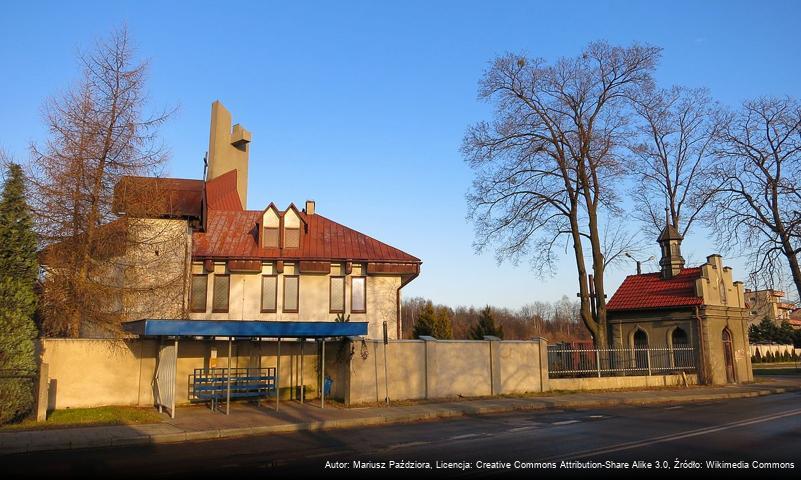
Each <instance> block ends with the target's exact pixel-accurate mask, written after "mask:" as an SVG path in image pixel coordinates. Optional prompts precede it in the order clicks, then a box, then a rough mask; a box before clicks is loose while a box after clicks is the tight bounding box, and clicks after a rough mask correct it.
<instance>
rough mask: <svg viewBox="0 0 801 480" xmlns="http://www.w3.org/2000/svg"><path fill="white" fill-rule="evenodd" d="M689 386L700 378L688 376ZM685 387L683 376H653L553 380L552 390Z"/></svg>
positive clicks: (696, 382) (551, 383)
mask: <svg viewBox="0 0 801 480" xmlns="http://www.w3.org/2000/svg"><path fill="white" fill-rule="evenodd" d="M687 383H688V384H689V385H697V384H698V376H697V375H695V374H691V375H687ZM675 385H684V378H682V376H681V375H651V376H647V375H646V376H636V377H600V378H598V377H590V378H552V379H551V380H550V387H551V390H612V389H618V388H645V387H670V386H675Z"/></svg>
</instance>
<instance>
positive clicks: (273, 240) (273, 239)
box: [263, 227, 278, 248]
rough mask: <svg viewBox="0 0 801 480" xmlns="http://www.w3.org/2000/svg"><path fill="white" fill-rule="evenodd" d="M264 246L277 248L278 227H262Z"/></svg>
mask: <svg viewBox="0 0 801 480" xmlns="http://www.w3.org/2000/svg"><path fill="white" fill-rule="evenodd" d="M263 246H264V248H278V227H264V243H263Z"/></svg>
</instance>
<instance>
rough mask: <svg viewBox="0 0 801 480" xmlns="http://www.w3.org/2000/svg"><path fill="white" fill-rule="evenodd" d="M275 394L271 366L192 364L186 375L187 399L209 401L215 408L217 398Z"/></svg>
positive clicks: (273, 370)
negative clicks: (189, 373)
mask: <svg viewBox="0 0 801 480" xmlns="http://www.w3.org/2000/svg"><path fill="white" fill-rule="evenodd" d="M272 395H275V367H269V368H230V369H229V368H196V369H194V371H193V373H192V374H191V375H189V401H190V402H211V409H212V410H216V406H217V405H219V403H220V401H221V400H224V401H228V400H229V399H231V400H236V399H243V398H245V399H247V398H250V399H253V398H255V399H257V400H258V399H259V398H262V397H268V396H272Z"/></svg>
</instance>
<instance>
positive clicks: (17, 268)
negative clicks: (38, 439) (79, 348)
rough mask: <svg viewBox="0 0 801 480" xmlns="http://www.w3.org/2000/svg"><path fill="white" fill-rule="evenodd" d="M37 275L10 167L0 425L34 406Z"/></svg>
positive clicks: (2, 213) (21, 183) (5, 194)
mask: <svg viewBox="0 0 801 480" xmlns="http://www.w3.org/2000/svg"><path fill="white" fill-rule="evenodd" d="M38 270H39V265H38V262H37V257H36V235H35V234H34V232H33V220H32V218H31V213H30V208H29V207H28V204H27V202H26V201H25V177H24V176H23V173H22V169H21V168H20V166H19V165H17V164H13V163H12V164H10V165H9V168H8V174H7V176H6V180H5V182H4V184H3V191H2V196H0V370H3V371H4V373H5V375H3V377H2V378H0V423H5V422H8V421H10V420H14V419H18V418H20V417H22V416H24V415H25V414H26V413H28V412H29V411H30V409H31V406H32V405H33V383H34V382H33V381H32V377H30V376H32V375H33V374H34V373H35V371H36V350H35V346H34V340H35V339H36V336H37V334H38V332H37V330H36V325H35V324H34V320H33V315H34V311H35V310H36V292H35V285H36V278H37V275H38ZM26 376H28V377H27V378H26Z"/></svg>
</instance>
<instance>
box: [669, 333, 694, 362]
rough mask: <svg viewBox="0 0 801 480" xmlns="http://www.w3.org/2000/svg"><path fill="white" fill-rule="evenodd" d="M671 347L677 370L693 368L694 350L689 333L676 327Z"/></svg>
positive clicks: (672, 335)
mask: <svg viewBox="0 0 801 480" xmlns="http://www.w3.org/2000/svg"><path fill="white" fill-rule="evenodd" d="M670 345H671V350H672V354H673V355H672V356H673V366H674V367H677V368H682V367H689V366H692V363H693V362H692V360H693V359H692V350H691V349H690V348H689V347H690V339H689V337H688V336H687V332H686V331H684V329H683V328H681V327H676V328H674V329H673V332H671V334H670Z"/></svg>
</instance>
